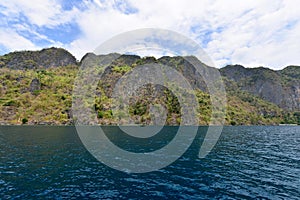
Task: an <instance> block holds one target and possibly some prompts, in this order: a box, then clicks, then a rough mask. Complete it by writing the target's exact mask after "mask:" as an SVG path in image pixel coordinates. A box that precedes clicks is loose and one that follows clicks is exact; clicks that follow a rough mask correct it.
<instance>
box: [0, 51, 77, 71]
mask: <svg viewBox="0 0 300 200" xmlns="http://www.w3.org/2000/svg"><path fill="white" fill-rule="evenodd" d="M72 64H77V61H76V58H75V57H74V56H73V55H72V54H71V53H69V52H68V51H66V50H64V49H61V48H54V47H52V48H48V49H43V50H41V51H19V52H12V53H9V54H6V55H4V56H0V68H1V67H7V68H11V69H37V68H49V67H58V66H67V65H72Z"/></svg>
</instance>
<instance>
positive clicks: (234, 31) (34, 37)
mask: <svg viewBox="0 0 300 200" xmlns="http://www.w3.org/2000/svg"><path fill="white" fill-rule="evenodd" d="M299 3H300V1H299V0H259V1H253V0H243V1H238V0H226V1H225V0H127V1H126V0H30V1H24V0H1V2H0V17H1V20H0V55H3V54H5V53H8V52H11V51H19V50H39V49H42V48H47V47H52V46H55V47H62V48H65V49H67V50H68V51H70V52H71V53H72V54H73V55H74V56H75V57H76V58H77V59H78V60H80V59H81V58H82V56H84V54H85V53H87V52H93V51H94V50H95V49H96V48H97V47H98V46H99V45H100V44H102V43H103V42H105V41H107V40H109V39H110V38H112V37H114V36H116V35H118V34H121V33H124V32H127V31H132V30H136V29H141V28H159V29H167V30H171V31H175V32H177V33H179V34H181V35H184V36H185V37H187V38H190V39H192V40H193V41H195V42H196V43H197V44H199V46H200V47H201V48H202V49H203V50H204V51H205V52H206V53H207V55H208V56H209V57H210V58H211V60H212V61H213V63H214V65H215V66H216V67H223V66H225V65H228V64H241V65H244V66H245V67H259V66H264V67H269V68H272V69H282V68H284V67H286V66H288V65H300V7H299Z"/></svg>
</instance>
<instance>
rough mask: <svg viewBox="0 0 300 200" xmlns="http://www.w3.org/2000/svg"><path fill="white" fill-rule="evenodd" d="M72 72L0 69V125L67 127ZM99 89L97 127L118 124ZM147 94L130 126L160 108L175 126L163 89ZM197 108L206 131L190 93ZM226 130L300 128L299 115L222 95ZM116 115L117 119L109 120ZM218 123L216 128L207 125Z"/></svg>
mask: <svg viewBox="0 0 300 200" xmlns="http://www.w3.org/2000/svg"><path fill="white" fill-rule="evenodd" d="M113 69H114V70H113V72H112V73H125V72H127V71H129V70H130V69H131V67H130V66H123V67H122V66H119V67H114V68H113ZM77 71H78V66H76V65H69V66H66V67H55V68H54V67H52V68H48V69H42V70H33V69H26V70H12V69H7V68H0V81H1V82H0V94H1V98H0V110H1V111H0V122H2V123H9V124H72V119H71V105H72V89H73V81H74V78H75V76H76V74H77ZM34 78H37V79H38V80H39V81H40V83H41V89H40V90H38V91H34V92H33V93H31V92H30V91H29V86H30V83H31V81H32V79H34ZM103 85H105V84H102V85H101V84H100V86H99V87H98V89H97V91H98V93H99V94H101V95H99V96H97V97H95V103H94V106H95V111H96V113H97V118H98V123H100V124H115V123H120V122H119V121H118V120H120V118H122V115H121V113H119V119H116V118H115V117H114V115H113V113H112V109H111V107H112V105H113V103H112V102H113V101H112V99H111V98H109V97H108V96H107V95H106V94H105V90H104V88H103V87H102V86H103ZM151 92H153V88H152V89H151V88H149V87H145V88H143V89H141V91H140V93H139V94H140V95H139V96H138V97H136V98H135V99H132V101H131V106H130V108H129V113H130V115H131V117H132V118H133V119H134V122H135V123H139V124H140V123H141V124H147V123H150V122H151V116H150V112H149V108H150V106H149V105H150V104H161V105H162V106H163V107H164V108H165V109H167V110H168V116H167V123H168V124H178V123H180V117H181V111H180V104H179V102H178V100H177V98H176V97H175V96H174V95H173V94H172V92H171V91H169V90H167V89H164V92H163V93H161V95H160V96H157V97H153V96H151ZM196 96H197V98H198V103H199V109H198V111H199V123H200V124H203V125H207V124H209V123H211V122H210V118H211V102H210V96H209V95H208V94H206V93H204V92H202V91H200V90H196ZM227 99H228V106H227V112H226V113H227V114H226V124H228V125H250V124H280V123H284V124H300V112H287V111H283V110H282V109H280V108H279V107H278V106H276V105H274V104H272V103H269V102H266V101H264V100H262V99H260V98H258V97H255V96H254V95H251V94H249V93H247V92H242V91H238V90H232V91H228V96H227ZM115 115H118V114H115ZM213 123H216V124H217V123H218V122H213Z"/></svg>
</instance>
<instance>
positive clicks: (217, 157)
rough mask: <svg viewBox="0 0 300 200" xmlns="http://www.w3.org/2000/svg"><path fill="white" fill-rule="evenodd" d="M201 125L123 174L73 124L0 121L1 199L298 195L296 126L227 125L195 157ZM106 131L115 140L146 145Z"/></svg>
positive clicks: (298, 134) (299, 156) (299, 157)
mask: <svg viewBox="0 0 300 200" xmlns="http://www.w3.org/2000/svg"><path fill="white" fill-rule="evenodd" d="M173 129H174V130H175V129H176V128H175V127H170V128H169V130H168V131H169V132H172V130H173ZM205 130H206V128H205V127H200V129H199V131H198V135H197V137H196V139H195V140H194V143H193V144H192V146H191V147H190V148H189V149H188V151H187V152H186V153H185V154H184V155H183V156H182V157H181V158H180V159H179V160H177V161H176V162H174V163H173V164H171V165H170V166H168V167H166V168H163V169H161V170H158V171H155V172H150V173H145V174H128V173H124V172H120V171H117V170H114V169H111V168H109V167H107V166H106V165H104V164H101V163H100V162H98V161H97V160H96V159H95V158H94V157H93V156H91V155H90V154H89V152H88V151H87V150H86V149H85V148H84V146H83V145H82V143H81V141H80V140H79V137H78V136H77V134H76V131H75V128H74V127H25V126H24V127H16V126H15V127H14V126H12V127H5V126H3V127H0V142H1V146H0V147H1V149H0V159H1V160H0V199H63V198H67V199H116V198H119V199H128V198H131V199H143V198H145V199H178V198H179V199H300V191H299V188H300V127H299V126H298V127H276V126H274V127H225V129H224V130H223V133H222V135H221V138H220V140H219V141H218V143H217V145H216V146H215V148H214V149H213V151H212V152H211V153H210V154H209V155H208V156H207V157H205V158H204V159H199V158H197V156H198V152H199V147H200V145H201V142H202V138H203V137H204V133H205ZM106 131H108V132H109V131H110V132H111V135H113V137H112V138H113V139H112V140H114V142H115V143H119V146H120V147H123V148H129V149H130V146H131V147H132V148H134V149H132V150H135V151H139V148H140V149H143V148H142V147H141V146H145V145H146V146H147V142H146V141H141V144H136V145H133V144H130V143H128V140H127V139H126V138H122V137H116V135H118V134H119V133H117V132H118V131H116V128H113V127H111V128H109V127H107V128H106ZM116 138H117V139H116ZM152 139H153V138H152ZM159 139H161V140H162V141H161V142H158V141H159ZM171 139H172V136H161V138H155V140H158V141H156V144H158V147H160V144H164V145H165V143H167V142H168V140H171ZM124 141H126V142H124ZM143 142H144V144H143ZM148 142H149V141H148ZM126 144H130V145H126ZM148 146H149V145H148ZM150 146H152V145H150ZM148 150H151V148H150V149H148Z"/></svg>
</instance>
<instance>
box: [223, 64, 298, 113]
mask: <svg viewBox="0 0 300 200" xmlns="http://www.w3.org/2000/svg"><path fill="white" fill-rule="evenodd" d="M220 72H221V74H222V75H223V76H224V77H226V78H227V79H229V80H230V81H233V82H235V83H236V85H237V86H238V89H241V90H244V91H247V92H249V93H251V94H254V95H256V96H259V97H260V98H262V99H264V100H267V101H269V102H272V103H274V104H276V105H278V106H279V107H281V108H283V109H285V110H293V111H299V110H300V67H299V66H289V67H286V68H285V69H283V70H279V71H274V70H271V69H268V68H263V67H259V68H245V67H243V66H241V65H229V66H226V67H224V68H222V69H220ZM227 89H229V90H230V88H227Z"/></svg>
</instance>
